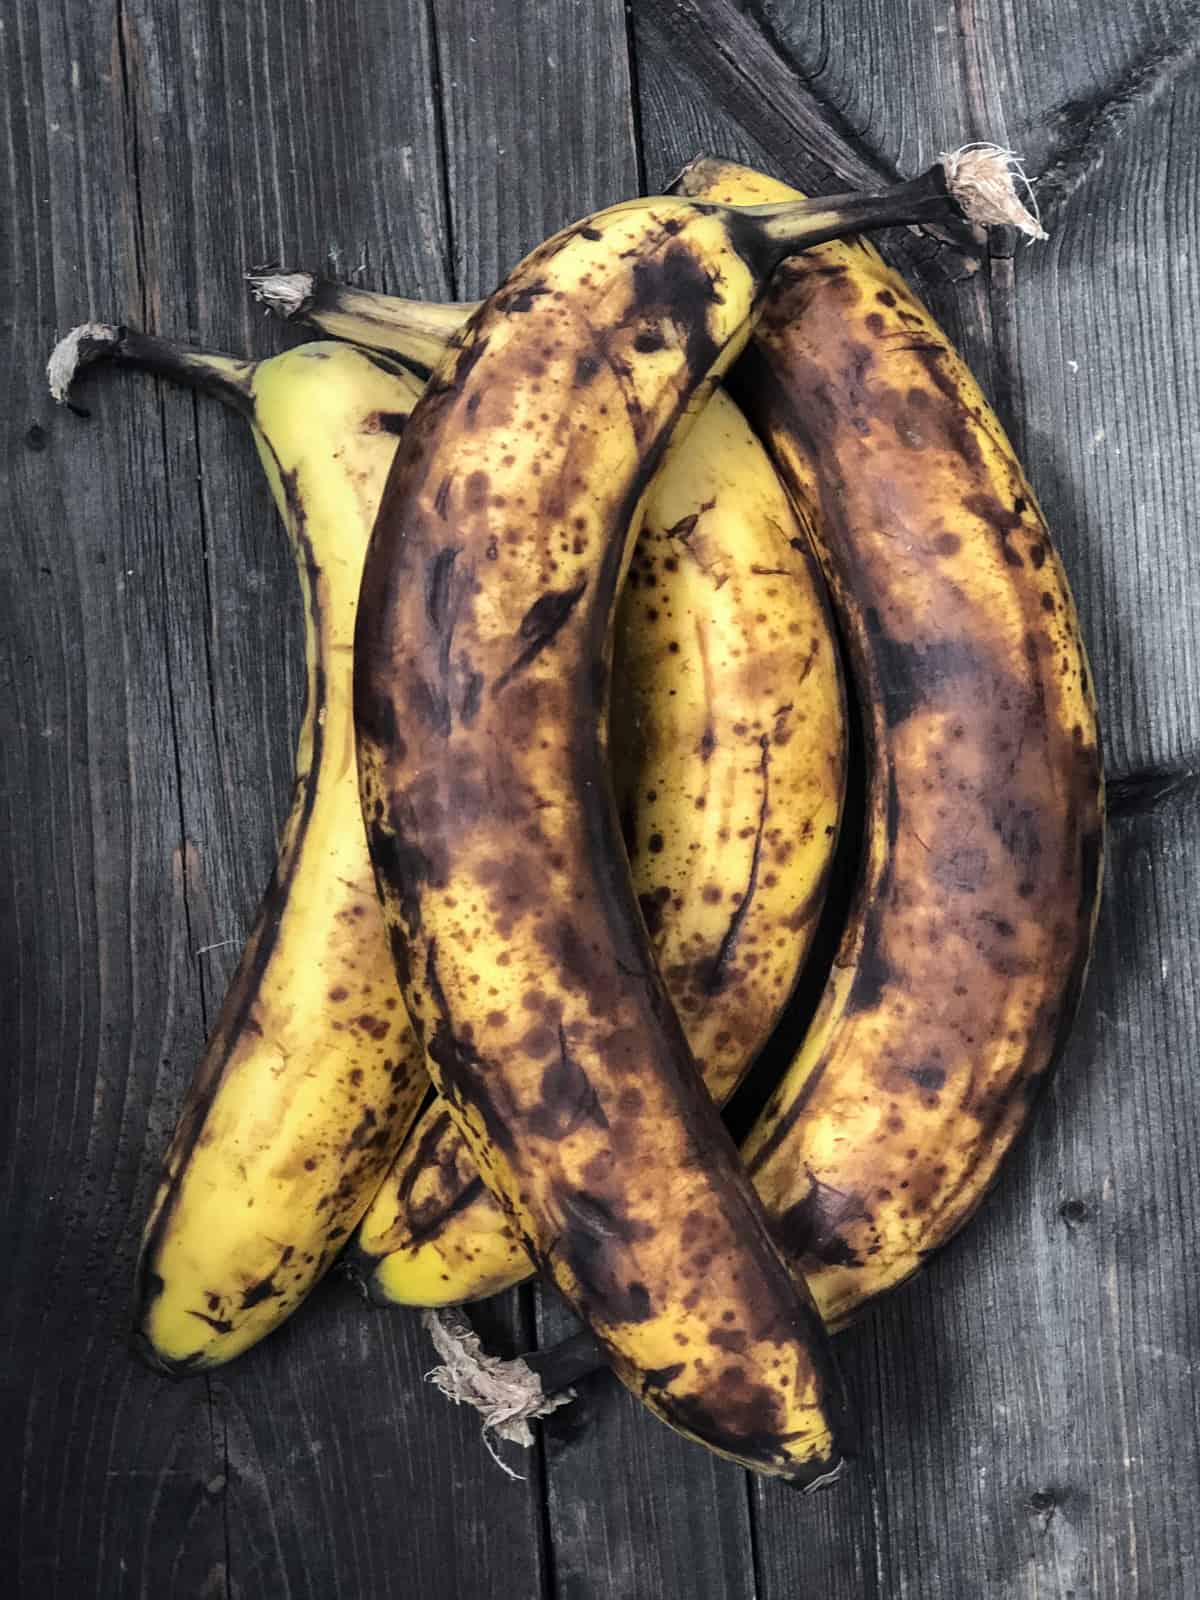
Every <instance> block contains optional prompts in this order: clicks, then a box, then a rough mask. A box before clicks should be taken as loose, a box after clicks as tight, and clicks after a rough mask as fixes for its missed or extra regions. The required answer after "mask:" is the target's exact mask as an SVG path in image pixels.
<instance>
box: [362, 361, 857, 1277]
mask: <svg viewBox="0 0 1200 1600" xmlns="http://www.w3.org/2000/svg"><path fill="white" fill-rule="evenodd" d="M797 547H798V548H797ZM808 549H809V545H808V540H807V536H806V534H805V532H804V529H803V526H802V524H801V523H800V521H799V520H798V518H797V517H796V515H795V513H794V512H793V511H792V509H791V507H790V506H789V504H788V500H787V496H786V495H785V494H784V493H783V490H782V488H781V486H780V483H779V480H778V478H777V476H776V474H775V472H774V469H773V468H772V467H771V464H770V462H769V461H768V459H767V457H766V453H765V451H764V450H763V448H762V446H761V445H760V444H759V443H758V441H757V439H755V437H754V435H753V433H751V431H750V429H749V427H748V425H747V424H746V422H745V420H744V418H743V417H742V416H741V413H740V412H739V411H738V410H737V408H736V407H735V406H734V405H733V403H732V401H730V400H728V399H727V397H726V396H725V395H724V394H723V392H722V391H720V390H718V391H717V392H716V393H715V394H714V396H713V398H712V400H711V401H710V402H709V403H708V405H707V406H706V407H705V408H704V411H703V412H702V414H701V416H700V418H699V420H698V421H697V422H696V425H695V427H694V428H693V430H692V431H691V432H690V433H689V434H688V435H687V436H686V437H685V438H684V439H683V440H682V441H681V444H680V446H679V448H678V449H677V450H675V451H673V452H672V453H671V455H670V456H669V457H668V459H667V460H666V462H665V463H664V465H663V467H662V469H661V471H660V473H659V475H658V477H657V478H656V479H655V481H654V486H653V488H652V490H651V492H650V496H649V499H648V506H647V515H646V521H645V524H644V526H643V529H642V533H641V537H640V539H639V542H638V545H637V549H636V551H635V553H634V557H633V564H632V567H631V570H630V575H629V580H628V583H627V585H626V587H625V589H624V591H623V596H622V602H621V605H620V608H619V611H618V617H617V631H616V651H615V659H614V668H613V682H614V696H613V702H614V703H613V711H612V741H613V743H612V766H613V774H614V782H615V786H616V791H617V805H618V814H619V815H620V817H621V823H622V833H623V835H624V839H625V845H626V848H627V850H628V852H629V859H630V865H631V868H632V873H633V885H634V889H635V892H636V893H637V897H638V902H639V904H640V906H641V908H642V912H643V916H644V919H645V922H646V925H647V928H648V930H649V935H650V946H651V949H652V951H653V953H654V957H655V960H656V962H657V964H658V967H659V970H660V971H661V973H662V975H663V978H664V980H665V983H666V986H667V992H668V994H669V995H670V997H671V1001H672V1004H673V1006H674V1007H675V1009H676V1011H677V1012H678V1014H679V1017H680V1021H681V1022H682V1024H683V1029H684V1033H685V1035H686V1036H687V1041H688V1044H689V1046H690V1048H691V1050H692V1053H693V1055H694V1057H695V1060H696V1065H697V1067H698V1068H699V1069H700V1071H701V1073H702V1074H703V1077H704V1081H705V1084H706V1086H707V1088H708V1090H709V1093H710V1094H711V1095H712V1097H713V1099H714V1100H715V1101H716V1102H717V1103H718V1104H721V1103H723V1102H724V1101H725V1100H726V1099H727V1098H728V1096H729V1095H730V1094H731V1093H732V1091H733V1090H734V1088H735V1087H736V1086H737V1083H738V1082H739V1080H740V1078H741V1076H742V1074H743V1072H744V1070H745V1069H746V1067H747V1066H748V1065H749V1063H750V1061H751V1060H752V1059H753V1057H754V1056H755V1055H756V1054H757V1052H758V1050H759V1049H760V1048H761V1046H762V1045H763V1044H764V1043H765V1042H766V1040H767V1038H768V1037H769V1035H770V1033H771V1031H772V1030H773V1028H774V1026H775V1023H776V1022H777V1020H778V1017H779V1014H780V1011H781V1010H782V1007H783V1004H784V1002H785V1001H786V1000H787V998H788V996H789V995H790V993H791V991H792V989H793V987H794V984H795V981H796V978H797V977H798V975H799V971H800V967H801V965H802V963H803V960H804V957H805V955H806V954H807V952H808V948H809V945H810V943H811V940H812V936H813V934H814V932H815V931H816V925H817V919H818V916H819V913H820V910H821V907H822V905H823V903H824V893H825V885H826V880H827V877H828V871H829V866H830V862H831V860H832V854H833V847H834V844H835V842H836V835H837V825H838V820H839V816H840V809H841V799H842V789H843V783H844V774H845V762H844V757H845V743H844V735H845V722H844V708H843V702H842V691H841V678H840V673H839V670H838V660H837V649H836V644H835V642H834V639H833V635H832V632H831V630H830V627H829V623H828V618H827V616H826V613H825V610H824V601H823V597H822V592H821V589H820V588H818V586H817V583H816V582H814V578H813V574H812V572H811V571H810V569H809V566H808V561H809V557H808ZM349 1258H350V1260H349V1264H350V1268H351V1270H352V1271H353V1273H354V1274H355V1276H356V1277H357V1278H358V1279H359V1281H360V1282H361V1283H362V1284H363V1285H364V1286H365V1287H366V1289H367V1291H368V1292H369V1293H370V1294H371V1296H372V1297H373V1298H374V1299H376V1300H378V1301H380V1302H385V1303H386V1302H394V1303H400V1304H410V1305H430V1304H432V1305H448V1304H452V1303H454V1302H456V1301H461V1300H467V1299H477V1298H479V1297H480V1296H481V1295H485V1294H493V1293H496V1292H498V1291H499V1290H500V1289H502V1288H506V1287H508V1286H509V1285H510V1284H513V1283H518V1282H520V1281H521V1280H522V1279H523V1278H525V1277H527V1276H528V1274H529V1271H530V1265H529V1258H528V1256H527V1255H526V1254H525V1252H524V1250H523V1249H522V1248H521V1246H520V1243H519V1242H518V1240H517V1239H516V1237H515V1236H514V1234H513V1233H512V1231H511V1230H510V1229H509V1228H508V1227H507V1226H506V1223H505V1219H504V1214H503V1212H502V1211H501V1209H500V1207H499V1205H498V1204H497V1202H496V1201H495V1200H494V1199H493V1198H492V1196H491V1194H490V1193H489V1192H488V1190H487V1189H486V1188H485V1187H484V1186H483V1184H482V1183H481V1181H480V1179H479V1174H478V1171H477V1170H476V1169H475V1167H474V1165H473V1163H472V1162H471V1161H470V1157H469V1152H468V1151H467V1150H466V1148H465V1146H464V1144H463V1140H462V1136H461V1134H460V1133H459V1132H458V1130H457V1128H456V1126H455V1124H454V1122H453V1120H452V1119H451V1118H450V1117H449V1116H448V1115H447V1113H446V1111H445V1108H444V1107H442V1106H441V1105H440V1103H438V1102H435V1103H434V1105H433V1106H431V1107H430V1108H429V1109H428V1110H427V1111H426V1112H425V1114H424V1116H423V1117H422V1118H421V1120H420V1121H419V1122H418V1124H417V1127H416V1129H415V1130H414V1133H413V1135H412V1136H411V1137H410V1139H409V1140H408V1141H407V1142H406V1144H405V1145H404V1146H403V1147H402V1149H401V1151H400V1154H399V1155H398V1156H397V1158H396V1161H395V1163H394V1165H393V1167H392V1169H391V1171H390V1172H389V1173H388V1175H387V1178H386V1179H385V1180H384V1183H383V1185H382V1186H381V1188H380V1190H379V1193H378V1195H377V1196H376V1198H375V1200H374V1201H373V1202H372V1204H371V1206H370V1208H369V1210H368V1212H367V1214H366V1216H365V1217H364V1218H363V1221H362V1224H361V1225H360V1227H359V1230H358V1233H357V1234H356V1235H355V1239H354V1241H353V1243H352V1245H351V1247H350V1251H349Z"/></svg>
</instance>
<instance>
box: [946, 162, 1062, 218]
mask: <svg viewBox="0 0 1200 1600" xmlns="http://www.w3.org/2000/svg"><path fill="white" fill-rule="evenodd" d="M938 159H939V160H940V161H941V163H942V166H943V167H944V168H945V172H946V185H947V187H948V188H949V190H950V193H951V194H952V195H953V196H954V198H955V199H956V200H957V201H958V203H959V205H960V206H961V207H962V210H963V214H964V216H965V217H966V218H967V220H968V221H969V222H975V223H978V224H979V225H980V226H981V227H996V226H998V225H1007V226H1008V227H1012V228H1019V229H1020V231H1021V232H1022V233H1025V234H1028V235H1029V237H1030V238H1031V239H1044V238H1045V237H1046V230H1045V229H1044V228H1043V227H1042V223H1041V218H1040V217H1039V216H1038V213H1037V200H1036V199H1035V198H1034V193H1033V185H1032V184H1031V183H1030V181H1029V179H1028V178H1027V177H1026V176H1025V169H1024V168H1023V167H1022V165H1021V162H1020V160H1019V158H1018V157H1017V156H1016V155H1014V154H1013V152H1012V151H1011V150H1005V149H1004V148H1003V147H1002V146H1001V145H998V144H965V145H963V146H962V147H961V149H958V150H950V151H943V153H942V154H941V155H940V156H939V157H938ZM1018 182H1019V183H1020V184H1021V185H1022V186H1023V188H1024V190H1025V193H1026V194H1027V195H1028V197H1029V203H1030V206H1031V207H1032V210H1030V209H1028V208H1027V207H1026V206H1025V204H1024V203H1023V202H1022V200H1021V197H1020V195H1019V194H1018V192H1017V183H1018Z"/></svg>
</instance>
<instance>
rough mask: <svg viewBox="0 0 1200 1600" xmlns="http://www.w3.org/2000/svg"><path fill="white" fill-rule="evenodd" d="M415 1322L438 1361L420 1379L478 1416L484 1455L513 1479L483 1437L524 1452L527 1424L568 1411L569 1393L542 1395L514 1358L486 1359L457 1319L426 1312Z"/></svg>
mask: <svg viewBox="0 0 1200 1600" xmlns="http://www.w3.org/2000/svg"><path fill="white" fill-rule="evenodd" d="M421 1320H422V1322H423V1323H424V1324H425V1328H426V1330H427V1332H428V1333H429V1337H430V1338H431V1339H432V1340H433V1347H434V1349H435V1350H436V1351H437V1353H438V1355H439V1356H441V1358H442V1365H441V1366H438V1367H434V1368H433V1369H432V1371H430V1372H427V1373H426V1374H425V1376H426V1379H427V1380H428V1381H429V1382H430V1383H432V1384H433V1385H434V1386H435V1387H436V1388H438V1389H440V1390H441V1391H442V1393H443V1394H444V1395H445V1396H446V1398H447V1399H448V1400H452V1401H453V1402H454V1404H455V1405H460V1406H461V1405H467V1406H472V1407H473V1408H474V1409H475V1410H476V1411H478V1412H479V1415H480V1417H481V1418H482V1421H483V1440H484V1444H485V1445H486V1446H487V1449H488V1453H489V1454H490V1455H491V1457H492V1459H493V1460H494V1461H495V1462H496V1464H497V1466H499V1467H501V1468H502V1469H503V1470H504V1471H505V1472H506V1473H508V1475H509V1477H510V1478H516V1477H519V1476H520V1474H519V1473H516V1472H514V1471H513V1470H512V1468H511V1467H509V1466H507V1465H506V1464H505V1463H504V1462H503V1461H501V1459H500V1457H499V1456H498V1455H497V1454H496V1451H495V1448H494V1446H493V1445H492V1442H491V1438H490V1437H489V1435H491V1434H494V1435H495V1436H496V1438H498V1439H505V1440H507V1441H508V1442H509V1443H510V1444H518V1445H520V1446H522V1448H523V1449H526V1450H528V1449H529V1448H530V1447H531V1445H532V1444H533V1430H532V1429H531V1428H530V1426H529V1424H530V1422H531V1421H533V1420H535V1419H536V1418H538V1417H546V1416H549V1414H550V1413H551V1412H552V1411H557V1409H558V1408H559V1406H565V1405H568V1404H569V1403H570V1402H571V1401H572V1400H573V1399H574V1398H575V1391H574V1390H573V1389H568V1390H566V1391H565V1392H564V1393H561V1394H550V1395H548V1394H547V1393H546V1392H545V1390H544V1388H543V1387H542V1380H541V1379H540V1378H539V1377H538V1375H537V1373H536V1372H534V1371H533V1369H532V1368H531V1367H529V1366H528V1365H527V1364H526V1362H524V1361H523V1360H522V1359H521V1357H520V1356H515V1357H514V1358H513V1359H512V1360H509V1361H506V1360H504V1359H503V1358H502V1357H500V1356H490V1355H488V1354H487V1353H486V1352H485V1351H484V1349H483V1346H482V1345H481V1344H480V1342H479V1336H478V1334H476V1333H475V1331H474V1330H473V1329H472V1328H471V1326H470V1324H469V1323H468V1322H467V1321H466V1318H465V1317H463V1316H462V1315H461V1314H460V1313H457V1312H455V1311H453V1310H449V1311H426V1312H424V1313H423V1314H422V1318H421Z"/></svg>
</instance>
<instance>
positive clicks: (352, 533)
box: [70, 325, 429, 1375]
mask: <svg viewBox="0 0 1200 1600" xmlns="http://www.w3.org/2000/svg"><path fill="white" fill-rule="evenodd" d="M80 356H82V357H83V358H84V359H88V358H93V359H94V358H96V357H97V356H107V357H108V358H110V359H112V360H114V361H117V362H120V363H121V364H123V365H128V366H136V367H141V368H144V369H147V370H150V371H152V372H156V373H159V374H160V375H162V376H165V377H169V378H173V379H175V380H177V381H181V382H185V383H188V384H191V385H193V386H195V387H199V388H203V389H207V390H209V391H210V392H212V393H214V394H216V395H218V396H219V397H220V398H221V399H223V400H225V401H226V402H227V403H229V404H231V405H232V406H234V407H235V408H236V409H237V410H239V411H240V412H241V413H242V414H243V415H244V416H246V417H247V419H248V420H249V422H250V424H251V427H252V429H253V433H254V439H255V443H256V445H257V447H258V452H259V455H260V457H261V459H262V463H263V466H264V468H265V470H266V473H267V477H268V479H269V481H270V484H271V491H272V494H273V495H274V497H275V502H276V504H277V506H278V507H279V512H280V515H281V516H282V518H283V520H284V524H285V526H286V528H287V532H288V537H289V540H290V542H291V546H292V550H293V553H294V555H295V558H296V567H297V572H298V574H299V578H300V583H301V587H302V589H303V592H304V602H305V648H306V658H307V692H306V697H305V705H304V715H303V719H302V723H301V728H300V737H299V743H298V747H297V752H296V775H295V788H294V797H293V802H292V807H291V810H290V813H289V815H288V818H287V820H286V822H285V823H284V826H283V830H282V834H281V838H280V844H279V854H278V860H277V863H276V867H275V872H274V875H273V877H272V879H271V883H270V886H269V887H268V889H267V892H266V894H265V896H264V898H263V902H262V905H261V906H260V908H259V912H258V916H257V919H256V921H255V925H254V929H253V931H252V933H251V934H250V937H249V939H248V941H247V943H246V947H245V950H244V952H243V954H242V958H241V961H240V963H239V965H238V969H237V972H236V974H235V976H234V978H233V981H232V983H231V985H230V988H229V992H228V994H227V995H226V998H225V1002H224V1005H223V1007H222V1010H221V1014H220V1016H219V1018H218V1020H217V1024H216V1027H215V1028H214V1029H213V1033H212V1037H211V1038H210V1040H209V1043H208V1046H207V1049H206V1051H205V1054H204V1057H203V1059H202V1061H201V1063H200V1065H199V1068H198V1070H197V1072H196V1076H195V1079H194V1081H193V1083H192V1086H191V1089H190V1091H189V1094H188V1097H187V1101H186V1103H185V1105H184V1108H183V1112H182V1114H181V1116H180V1119H179V1123H178V1126H177V1128H176V1131H175V1135H174V1138H173V1139H172V1141H171V1145H170V1148H169V1149H168V1151H167V1154H166V1157H165V1160H164V1164H163V1172H162V1178H161V1181H160V1183H159V1186H158V1191H157V1193H156V1195H155V1199H154V1202H153V1205H152V1208H151V1211H150V1215H149V1218H148V1220H147V1223H146V1227H145V1231H144V1234H143V1239H142V1249H141V1257H140V1262H139V1267H138V1277H137V1309H136V1332H135V1345H136V1347H137V1348H138V1349H139V1351H140V1352H141V1353H142V1354H143V1355H144V1356H145V1358H146V1359H147V1360H148V1361H150V1362H151V1364H152V1365H154V1366H156V1367H157V1368H158V1369H159V1370H161V1371H165V1372H168V1373H170V1374H171V1375H181V1374H183V1373H187V1372H193V1371H196V1370H199V1369H202V1368H208V1367H214V1366H217V1365H218V1364H220V1363H222V1362H225V1361H228V1360H230V1359H231V1358H232V1357H233V1356H235V1355H238V1354H239V1353H240V1352H241V1351H243V1350H245V1349H247V1348H248V1346H250V1345H252V1344H254V1343H255V1342H256V1341H257V1340H259V1339H261V1338H262V1337H263V1336H264V1335H265V1334H267V1333H269V1332H270V1331H271V1330H272V1329H273V1328H275V1327H276V1326H278V1324H279V1323H280V1322H281V1321H282V1320H283V1319H284V1318H285V1317H286V1316H288V1315H289V1314H290V1313H291V1312H292V1311H293V1310H294V1309H295V1307H296V1306H297V1305H298V1304H299V1302H300V1301H301V1300H302V1299H303V1298H304V1297H305V1295H306V1294H308V1292H309V1291H310V1290H311V1289H312V1287H313V1286H314V1285H315V1284H316V1282H317V1281H318V1279H319V1278H320V1277H321V1275H322V1273H323V1272H324V1271H325V1269H326V1268H327V1267H328V1266H329V1264H330V1263H331V1261H332V1260H333V1259H334V1257H335V1256H336V1255H337V1253H338V1251H339V1250H340V1249H341V1248H342V1244H343V1242H344V1240H345V1239H346V1237H347V1236H348V1234H349V1233H350V1231H351V1230H352V1229H353V1228H354V1226H355V1224H356V1223H357V1222H358V1220H359V1218H360V1216H361V1215H362V1213H363V1210H364V1208H365V1207H366V1205H367V1202H368V1201H369V1200H370V1198H371V1197H372V1195H373V1194H374V1192H375V1190H376V1189H377V1187H378V1185H379V1181H380V1179H381V1177H382V1176H383V1173H384V1171H385V1170H386V1168H387V1166H388V1164H389V1163H390V1161H391V1159H392V1157H393V1155H394V1154H395V1151H396V1148H397V1146H398V1144H399V1142H400V1140H401V1139H402V1138H403V1136H404V1134H405V1132H406V1131H407V1129H408V1128H409V1126H410V1124H411V1122H412V1119H413V1116H414V1115H415V1113H416V1111H417V1109H418V1107H419V1105H420V1103H421V1100H422V1098H423V1097H424V1095H425V1093H426V1092H427V1091H428V1087H429V1082H428V1078H427V1076H426V1073H425V1069H424V1063H423V1058H422V1055H421V1053H420V1051H419V1050H418V1048H417V1045H416V1041H415V1039H414V1038H413V1035H412V1032H411V1029H410V1028H409V1025H408V1020H407V1017H406V1016H405V1013H404V1009H403V1005H402V1003H401V1000H400V996H399V992H398V990H397V988H396V980H395V972H394V969H393V967H392V962H391V956H390V953H389V950H388V943H387V935H386V932H385V929H384V925H383V917H382V913H381V911H380V908H379V903H378V899H377V897H376V894H375V888H374V883H373V881H372V876H371V869H370V862H369V859H368V856H367V849H366V839H365V835H364V831H363V824H362V816H361V812H360V809H359V800H358V784H357V778H356V774H355V764H354V742H353V730H352V725H351V707H352V695H351V646H352V642H353V632H354V617H355V611H356V607H357V600H358V583H359V578H360V575H361V571H362V564H363V558H364V555H365V552H366V547H367V541H368V538H369V535H370V529H371V524H372V521H373V520H374V514H375V510H376V507H377V505H378V499H379V495H380V492H381V490H382V486H383V482H384V480H385V478H386V476H387V473H388V470H389V468H390V466H391V461H392V457H393V455H394V454H395V449H396V444H397V433H398V429H399V427H400V426H401V425H402V423H403V421H404V419H405V418H406V417H407V414H408V412H409V411H410V409H411V408H412V406H413V404H414V402H415V400H416V398H417V396H418V395H419V394H420V391H421V387H422V385H421V383H420V382H419V381H418V380H417V379H415V378H413V377H412V376H411V375H410V374H408V373H406V372H404V371H403V370H402V369H401V368H400V367H398V366H397V365H395V363H393V362H391V361H389V360H387V359H386V358H384V357H375V356H372V355H368V354H366V353H365V352H363V351H359V350H355V349H353V348H352V347H350V346H348V345H339V344H332V343H324V344H309V345H305V346H302V347H301V348H299V349H296V350H291V351H288V352H287V353H286V354H284V355H280V356H276V357H274V358H272V359H271V360H269V361H263V362H261V363H259V364H258V365H257V366H255V365H252V364H250V363H249V362H245V361H236V360H234V359H232V358H231V357H227V356H219V355H213V354H210V353H208V352H205V351H198V350H189V349H185V348H181V347H179V346H176V345H172V344H169V343H167V342H166V341H163V340H159V339H155V338H152V337H149V336H147V335H144V334H138V333H133V332H129V331H126V330H124V329H113V328H106V327H104V326H103V325H101V326H99V327H96V326H92V327H91V328H89V329H87V330H85V337H84V339H83V341H82V342H81V341H79V340H76V341H75V344H74V347H73V350H72V353H71V357H70V360H71V363H72V364H74V363H75V362H76V361H77V360H78V358H79V357H80Z"/></svg>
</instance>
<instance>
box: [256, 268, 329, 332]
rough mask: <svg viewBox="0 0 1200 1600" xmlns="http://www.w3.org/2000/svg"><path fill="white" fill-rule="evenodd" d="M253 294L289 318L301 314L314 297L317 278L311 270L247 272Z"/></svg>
mask: <svg viewBox="0 0 1200 1600" xmlns="http://www.w3.org/2000/svg"><path fill="white" fill-rule="evenodd" d="M245 278H246V282H247V283H248V284H249V285H250V292H251V293H252V294H253V296H254V298H255V299H256V300H258V301H260V302H261V303H262V304H263V305H264V306H266V308H267V310H268V311H271V312H273V313H274V314H275V316H277V317H282V318H283V319H284V321H285V322H286V321H287V320H288V319H289V318H290V317H298V316H301V315H302V314H303V313H304V311H305V310H306V309H307V307H308V305H309V302H310V301H311V299H312V292H313V289H314V288H315V287H316V282H317V280H316V278H315V277H314V276H313V274H312V273H311V272H265V271H262V270H255V271H254V272H247V273H246V274H245Z"/></svg>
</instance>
